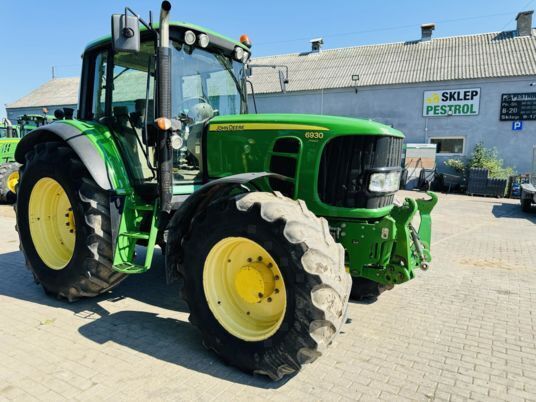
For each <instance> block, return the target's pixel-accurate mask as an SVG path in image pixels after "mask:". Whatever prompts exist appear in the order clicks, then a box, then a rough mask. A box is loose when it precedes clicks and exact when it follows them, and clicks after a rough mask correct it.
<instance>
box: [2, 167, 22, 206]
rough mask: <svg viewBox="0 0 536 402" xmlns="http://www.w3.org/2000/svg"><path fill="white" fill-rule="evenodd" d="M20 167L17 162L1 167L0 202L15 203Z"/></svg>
mask: <svg viewBox="0 0 536 402" xmlns="http://www.w3.org/2000/svg"><path fill="white" fill-rule="evenodd" d="M19 166H20V165H19V164H18V163H17V162H10V163H3V164H1V165H0V202H15V199H16V197H17V196H16V187H17V184H18V181H19Z"/></svg>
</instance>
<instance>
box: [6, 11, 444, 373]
mask: <svg viewBox="0 0 536 402" xmlns="http://www.w3.org/2000/svg"><path fill="white" fill-rule="evenodd" d="M170 8H171V5H170V3H169V2H167V1H164V2H163V3H162V8H161V14H160V23H159V24H154V25H153V24H152V23H146V22H145V21H143V20H142V19H141V18H139V17H138V16H136V15H135V14H134V13H133V12H132V11H131V10H130V9H128V8H126V9H125V13H124V14H118V15H114V16H112V35H111V36H109V37H105V38H101V39H98V40H96V41H94V42H92V43H91V44H89V45H88V46H87V48H86V50H85V52H84V54H83V68H82V77H81V83H82V85H81V90H80V99H79V108H78V116H77V119H74V120H73V119H62V120H58V121H56V122H53V123H52V124H49V125H47V126H45V127H40V128H38V129H37V130H34V131H33V132H31V133H30V134H28V135H27V136H26V137H24V138H23V139H22V141H21V142H20V144H19V145H18V147H17V150H16V160H17V162H19V163H20V164H21V165H22V166H21V169H20V172H21V179H20V183H19V187H18V197H17V204H16V209H17V228H18V231H19V235H20V241H21V246H22V249H23V251H24V254H25V257H26V261H27V265H28V267H29V269H30V270H31V271H32V273H33V274H34V276H35V278H36V280H37V281H39V282H40V283H41V285H42V286H43V287H44V289H45V291H46V292H47V293H49V294H51V295H54V296H56V297H64V298H66V299H68V300H70V301H72V300H75V299H78V298H81V297H91V296H96V295H98V294H101V293H103V292H105V291H107V290H109V289H111V288H113V287H114V286H116V285H118V284H119V283H120V282H121V281H122V280H124V279H125V278H126V277H127V276H128V275H132V274H140V273H143V272H146V271H147V270H148V269H149V268H150V267H151V262H152V258H153V253H154V250H155V247H156V245H157V244H158V245H160V246H161V248H162V250H164V252H165V269H166V274H167V278H169V279H174V278H180V279H181V280H182V282H183V284H184V286H183V290H182V292H181V293H182V296H183V297H184V299H185V300H186V302H187V303H188V305H189V308H190V321H191V322H192V324H193V325H195V326H196V327H197V328H198V329H199V331H200V333H201V337H202V340H203V343H204V345H205V346H206V347H207V348H210V349H212V350H213V351H215V352H216V353H217V354H219V355H220V356H221V357H222V358H223V359H224V360H225V361H226V362H227V363H229V364H231V365H234V366H236V367H239V368H240V369H242V370H245V371H247V372H253V373H261V374H265V375H268V376H270V377H271V378H272V379H280V378H281V377H283V376H284V375H287V374H291V373H294V372H296V371H298V370H299V369H300V368H301V366H302V364H304V363H307V362H311V361H313V360H315V359H316V358H317V357H319V356H320V355H321V354H322V353H323V351H324V349H325V348H326V347H327V346H328V345H330V344H331V342H332V340H333V339H334V337H335V336H336V335H337V333H338V332H339V330H340V329H341V326H342V324H343V323H344V322H345V320H346V310H347V305H348V298H349V295H350V292H351V288H352V277H351V276H350V274H349V273H348V272H350V273H351V275H352V276H353V278H354V292H355V293H356V294H358V295H362V294H367V293H374V292H376V293H377V292H379V290H381V289H382V288H384V287H391V286H393V285H395V284H399V283H403V282H405V281H408V280H409V279H411V278H413V276H414V270H415V269H416V268H418V267H420V268H427V267H428V263H429V262H430V260H431V257H430V252H429V249H430V236H431V234H430V225H431V223H430V215H429V213H430V211H431V209H432V207H433V205H434V204H435V201H436V198H435V196H434V195H433V194H431V197H432V199H431V200H430V201H414V200H411V199H407V200H406V201H405V202H404V203H403V204H401V205H394V194H395V192H396V190H397V189H398V186H399V177H400V157H401V150H402V141H403V135H402V133H401V132H399V131H397V130H394V129H393V128H390V127H387V126H385V125H382V124H378V123H374V122H371V121H363V120H357V119H350V118H342V117H328V116H310V115H285V114H266V115H256V114H248V113H247V94H246V78H247V77H246V71H248V70H249V69H248V68H247V67H248V63H249V56H250V43H249V39H248V38H247V37H243V38H241V39H242V40H241V41H233V40H231V39H229V38H226V37H224V36H222V35H220V34H218V33H215V32H212V31H209V30H207V29H205V28H202V27H200V26H196V25H190V24H185V23H169V22H168V14H169V10H170ZM140 24H141V25H142V27H140ZM418 211H420V216H421V219H420V222H421V223H420V227H419V228H418V230H416V229H414V228H413V226H412V225H411V221H412V217H413V216H414V215H415V214H416V213H417V212H418ZM137 246H145V247H146V253H145V255H144V254H142V253H136V249H137Z"/></svg>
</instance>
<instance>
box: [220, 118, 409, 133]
mask: <svg viewBox="0 0 536 402" xmlns="http://www.w3.org/2000/svg"><path fill="white" fill-rule="evenodd" d="M278 129H279V130H302V131H322V132H329V133H330V134H339V135H348V134H354V135H355V134H363V135H388V136H392V137H399V138H404V134H402V132H400V131H398V130H396V129H394V128H392V127H390V126H387V125H385V124H381V123H378V122H375V121H372V120H362V119H354V118H350V117H339V116H325V115H314V114H243V115H228V116H217V117H214V118H213V119H212V120H211V121H210V131H246V130H278Z"/></svg>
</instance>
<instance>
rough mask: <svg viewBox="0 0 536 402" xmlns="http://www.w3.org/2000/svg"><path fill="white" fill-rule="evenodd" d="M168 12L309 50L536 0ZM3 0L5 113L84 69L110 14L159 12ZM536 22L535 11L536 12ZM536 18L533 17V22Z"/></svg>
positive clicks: (475, 26)
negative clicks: (314, 42)
mask: <svg viewBox="0 0 536 402" xmlns="http://www.w3.org/2000/svg"><path fill="white" fill-rule="evenodd" d="M171 3H172V6H173V7H172V10H171V17H172V18H171V19H172V20H175V21H186V22H191V23H195V24H198V25H202V26H206V27H207V28H210V29H212V30H214V31H217V32H220V33H222V34H224V35H227V36H230V37H232V38H239V37H240V35H241V34H243V33H247V34H248V35H249V37H250V39H251V40H252V42H253V49H252V51H253V57H255V56H265V55H273V54H284V53H294V52H301V51H306V50H308V49H309V48H310V44H309V40H310V39H312V38H317V37H323V38H324V43H325V44H324V48H325V49H328V48H339V47H347V46H359V45H367V44H374V43H389V42H403V41H407V40H414V39H418V38H419V37H420V25H421V24H423V23H429V22H433V23H435V24H436V30H435V31H434V34H433V35H434V37H446V36H453V35H468V34H474V33H483V32H496V31H502V30H512V29H515V26H516V22H515V17H516V15H517V13H518V12H519V11H525V10H532V9H534V8H536V0H509V1H504V0H449V1H441V2H440V1H430V0H404V1H401V0H374V1H361V0H345V1H343V0H329V1H313V0H293V1H290V0H286V1H283V0H270V1H250V2H247V1H244V0H241V1H237V0H219V1H217V0H204V1H185V0H181V1H173V0H171ZM23 4H24V7H21V2H20V1H18V0H17V1H14V0H0V16H2V17H3V18H2V22H1V23H0V38H1V42H0V43H1V46H0V49H1V52H2V55H3V58H2V59H3V62H2V63H1V64H0V118H1V117H4V116H5V108H4V105H5V104H6V103H10V102H13V101H15V100H17V99H19V98H21V97H22V96H24V95H26V94H28V93H29V92H30V91H32V90H33V89H35V88H37V87H38V86H40V85H41V84H43V83H45V82H46V81H48V80H49V79H51V76H52V66H54V67H55V71H56V76H57V77H74V76H79V74H80V66H81V58H80V55H81V53H82V51H83V49H84V47H85V45H86V44H87V43H88V42H90V41H92V40H93V39H96V38H98V37H100V36H103V35H107V34H109V33H110V16H111V15H112V14H114V13H120V12H122V9H123V7H124V6H129V7H130V8H132V9H133V10H134V11H135V12H136V13H138V14H139V15H140V16H141V17H142V18H144V19H146V20H148V15H149V10H153V15H154V17H155V19H157V18H158V10H159V6H160V2H159V1H157V0H143V1H142V0H113V1H111V0H90V1H88V0H86V1H81V0H47V1H42V0H27V1H26V2H24V3H23ZM535 22H536V17H535ZM533 25H534V24H533Z"/></svg>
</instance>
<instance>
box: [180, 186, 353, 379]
mask: <svg viewBox="0 0 536 402" xmlns="http://www.w3.org/2000/svg"><path fill="white" fill-rule="evenodd" d="M182 251H183V255H184V258H183V261H184V262H183V265H181V268H180V269H181V273H182V275H183V278H184V289H183V296H184V298H185V300H186V301H187V303H188V305H189V307H190V312H191V314H190V321H191V322H192V324H193V325H195V326H196V327H197V328H198V329H199V330H200V331H201V336H202V339H203V343H204V344H205V345H206V346H207V347H208V348H210V349H212V350H213V351H215V352H216V353H217V354H218V355H220V356H221V357H222V358H223V360H224V361H226V362H227V363H228V364H231V365H233V366H236V367H238V368H240V369H242V370H244V371H246V372H250V373H258V374H264V375H267V376H269V377H270V378H271V379H273V380H279V379H281V378H282V377H283V376H285V375H288V374H292V373H295V372H297V371H298V370H300V368H301V366H302V364H304V363H308V362H312V361H314V360H315V359H316V358H317V357H319V356H320V355H321V354H322V353H323V352H324V350H325V348H326V347H327V346H329V345H330V344H331V342H332V340H333V339H334V337H335V336H336V335H337V333H338V332H339V330H340V328H341V326H342V324H343V323H344V322H345V319H346V310H347V306H348V297H349V293H350V287H351V278H350V275H349V274H348V273H347V272H346V271H345V268H344V250H343V248H342V246H340V245H339V244H337V243H336V242H335V241H334V240H333V238H332V237H331V235H330V233H329V227H328V225H327V222H326V221H325V220H324V219H320V218H318V217H316V216H315V215H314V214H312V213H311V212H310V211H309V210H308V209H307V207H306V206H305V203H303V202H302V201H293V200H291V199H289V198H286V197H283V196H282V195H280V194H277V195H273V194H270V193H260V192H254V193H248V194H246V195H241V196H237V197H235V198H230V199H227V200H223V201H218V202H216V203H214V204H212V205H210V206H209V207H208V208H207V209H206V210H205V211H204V212H202V213H201V214H199V215H198V216H197V217H196V218H194V220H193V222H192V226H191V231H190V233H189V234H188V235H186V236H185V238H184V240H183V244H182Z"/></svg>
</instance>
